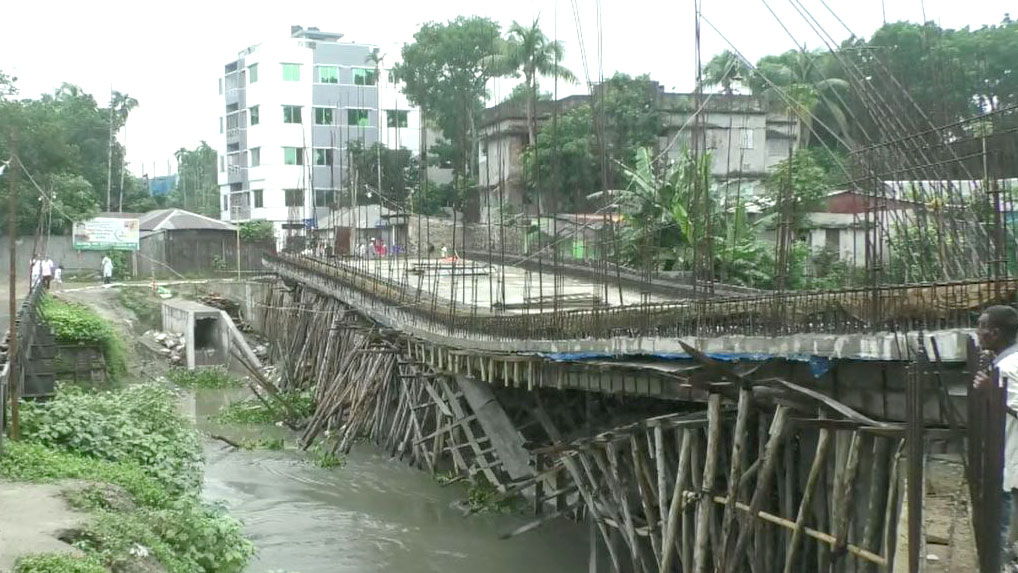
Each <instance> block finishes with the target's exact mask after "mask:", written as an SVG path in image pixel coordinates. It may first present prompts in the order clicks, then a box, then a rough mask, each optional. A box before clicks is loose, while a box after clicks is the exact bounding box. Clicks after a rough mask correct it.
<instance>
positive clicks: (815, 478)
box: [784, 429, 831, 573]
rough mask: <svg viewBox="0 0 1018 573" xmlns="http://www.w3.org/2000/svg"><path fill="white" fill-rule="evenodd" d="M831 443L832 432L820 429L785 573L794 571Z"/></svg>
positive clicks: (787, 550) (793, 529)
mask: <svg viewBox="0 0 1018 573" xmlns="http://www.w3.org/2000/svg"><path fill="white" fill-rule="evenodd" d="M830 443H831V433H830V431H829V430H827V429H821V430H820V438H819V439H818V440H817V448H816V453H814V454H813V464H812V465H811V466H810V469H809V477H807V478H806V487H805V489H804V491H803V494H802V502H800V503H799V513H798V515H797V516H796V518H795V524H794V526H793V528H792V538H791V540H790V541H789V542H788V547H787V549H786V550H785V567H784V573H792V568H793V567H795V561H796V559H797V558H798V553H799V545H800V542H801V541H802V534H803V527H804V524H805V523H806V514H807V512H808V511H809V508H810V505H811V504H812V503H813V491H814V490H815V489H816V487H817V483H818V482H819V480H820V475H821V473H822V471H823V467H824V464H825V463H826V461H827V449H828V447H829V446H830Z"/></svg>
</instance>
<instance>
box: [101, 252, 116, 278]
mask: <svg viewBox="0 0 1018 573" xmlns="http://www.w3.org/2000/svg"><path fill="white" fill-rule="evenodd" d="M102 273H103V284H104V285H108V284H110V281H112V280H113V259H111V258H110V256H109V255H104V256H103V260H102Z"/></svg>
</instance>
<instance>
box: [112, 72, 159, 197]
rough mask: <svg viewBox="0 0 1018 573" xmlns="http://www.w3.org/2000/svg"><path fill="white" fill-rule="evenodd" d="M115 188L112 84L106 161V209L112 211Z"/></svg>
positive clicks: (153, 172) (153, 170)
mask: <svg viewBox="0 0 1018 573" xmlns="http://www.w3.org/2000/svg"><path fill="white" fill-rule="evenodd" d="M152 175H153V176H155V167H153V168H152ZM112 190H113V86H110V149H109V158H108V159H107V161H106V211H107V212H110V211H112V210H113V209H112V208H111V206H112V197H111V195H112V193H111V192H112Z"/></svg>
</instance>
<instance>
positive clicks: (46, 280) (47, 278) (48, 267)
mask: <svg viewBox="0 0 1018 573" xmlns="http://www.w3.org/2000/svg"><path fill="white" fill-rule="evenodd" d="M52 281H53V259H51V258H50V257H49V255H45V258H43V259H42V288H44V289H46V290H49V285H50V283H51V282H52Z"/></svg>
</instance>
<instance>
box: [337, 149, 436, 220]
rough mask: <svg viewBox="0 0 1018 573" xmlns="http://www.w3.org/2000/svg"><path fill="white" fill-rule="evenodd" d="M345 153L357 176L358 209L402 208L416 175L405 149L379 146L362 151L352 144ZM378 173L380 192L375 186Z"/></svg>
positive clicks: (416, 170)
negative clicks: (366, 206) (373, 206)
mask: <svg viewBox="0 0 1018 573" xmlns="http://www.w3.org/2000/svg"><path fill="white" fill-rule="evenodd" d="M349 153H350V161H351V166H352V168H353V169H354V170H355V171H356V172H357V177H356V180H357V182H358V185H357V187H358V189H357V203H358V204H359V205H362V204H366V203H380V204H382V205H383V206H384V207H385V208H386V209H402V208H405V207H406V199H407V195H408V191H409V190H411V189H414V188H416V186H417V177H418V172H419V170H418V167H417V164H416V162H415V161H414V160H413V154H411V153H410V150H409V149H406V148H400V149H389V148H388V147H386V146H384V145H382V144H380V143H376V144H374V145H371V146H370V147H365V146H363V145H361V144H360V143H358V142H354V143H351V144H350V149H349ZM379 160H381V167H380V168H379ZM379 173H380V174H381V181H382V187H381V189H380V190H379V189H378V183H377V179H378V178H377V175H378V174H379ZM379 191H380V192H379ZM369 194H370V195H369ZM379 196H380V197H379Z"/></svg>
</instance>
